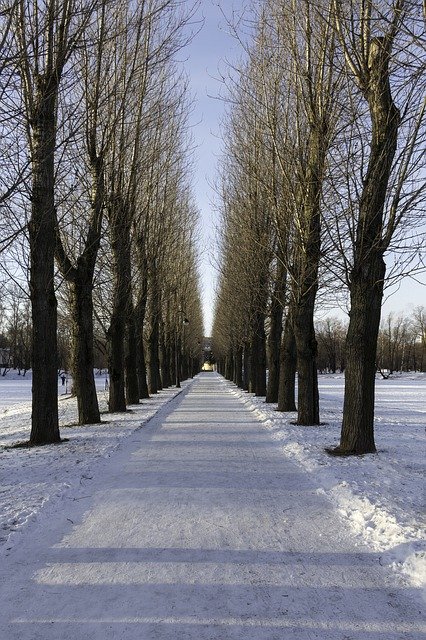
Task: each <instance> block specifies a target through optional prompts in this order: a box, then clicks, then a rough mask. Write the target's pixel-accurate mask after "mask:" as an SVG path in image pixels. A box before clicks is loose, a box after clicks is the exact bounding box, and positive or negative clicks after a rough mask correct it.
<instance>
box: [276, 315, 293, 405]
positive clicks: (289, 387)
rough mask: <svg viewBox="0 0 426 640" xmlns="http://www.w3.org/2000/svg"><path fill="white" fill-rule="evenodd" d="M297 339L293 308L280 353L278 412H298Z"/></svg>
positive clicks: (286, 324)
mask: <svg viewBox="0 0 426 640" xmlns="http://www.w3.org/2000/svg"><path fill="white" fill-rule="evenodd" d="M296 370H297V354H296V339H295V337H294V330H293V311H292V308H291V307H290V309H289V310H288V312H287V317H286V320H285V325H284V333H283V337H282V342H281V351H280V384H279V390H278V407H277V411H296V410H297V408H296V402H295V394H296Z"/></svg>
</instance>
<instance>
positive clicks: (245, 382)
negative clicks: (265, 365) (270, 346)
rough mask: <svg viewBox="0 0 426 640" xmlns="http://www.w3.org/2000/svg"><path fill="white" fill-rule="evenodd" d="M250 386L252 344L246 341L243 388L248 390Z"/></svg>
mask: <svg viewBox="0 0 426 640" xmlns="http://www.w3.org/2000/svg"><path fill="white" fill-rule="evenodd" d="M249 386H250V345H249V343H248V342H245V343H244V347H243V387H242V388H243V390H244V391H248V390H249Z"/></svg>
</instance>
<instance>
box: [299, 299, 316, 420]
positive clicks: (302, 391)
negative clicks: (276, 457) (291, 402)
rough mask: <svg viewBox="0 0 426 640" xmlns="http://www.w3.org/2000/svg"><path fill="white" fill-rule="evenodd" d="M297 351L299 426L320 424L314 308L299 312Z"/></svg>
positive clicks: (300, 309) (309, 307) (309, 306)
mask: <svg viewBox="0 0 426 640" xmlns="http://www.w3.org/2000/svg"><path fill="white" fill-rule="evenodd" d="M294 333H295V338H296V349H297V372H298V378H297V424H300V425H315V424H319V420H320V418H319V396H318V372H317V341H316V338H315V329H314V321H313V308H312V307H311V305H307V307H305V308H304V309H302V308H300V307H299V309H298V312H297V319H296V322H295V332H294Z"/></svg>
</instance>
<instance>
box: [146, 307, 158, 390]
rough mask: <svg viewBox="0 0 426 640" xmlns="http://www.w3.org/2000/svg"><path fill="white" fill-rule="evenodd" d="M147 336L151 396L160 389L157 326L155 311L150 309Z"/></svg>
mask: <svg viewBox="0 0 426 640" xmlns="http://www.w3.org/2000/svg"><path fill="white" fill-rule="evenodd" d="M150 316H151V318H150V332H149V336H148V386H149V393H150V394H151V395H153V394H156V393H158V391H159V389H160V359H159V335H160V332H159V324H158V314H157V311H156V310H152V309H151V313H150Z"/></svg>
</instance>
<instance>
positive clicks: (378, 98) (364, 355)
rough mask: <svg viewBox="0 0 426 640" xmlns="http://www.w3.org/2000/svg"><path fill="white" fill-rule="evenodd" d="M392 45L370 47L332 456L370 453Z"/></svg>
mask: <svg viewBox="0 0 426 640" xmlns="http://www.w3.org/2000/svg"><path fill="white" fill-rule="evenodd" d="M388 49H390V43H386V41H385V40H384V39H383V38H375V39H373V40H372V42H371V43H370V59H369V68H370V74H369V82H368V86H367V87H366V88H365V89H364V96H365V98H366V100H367V102H368V105H369V109H370V117H371V122H372V141H371V145H370V158H369V163H368V168H367V173H366V176H365V178H364V182H363V191H362V194H361V200H360V208H359V220H358V226H357V230H356V241H355V254H354V266H353V270H352V273H351V282H350V293H351V310H350V321H349V328H348V335H347V338H346V372H345V398H344V404H343V424H342V433H341V439H340V444H339V446H338V447H337V448H336V449H334V450H333V451H332V453H335V454H336V455H351V454H363V453H373V452H375V451H376V445H375V442H374V389H375V376H376V366H375V364H376V363H375V358H376V350H377V337H378V331H379V325H380V314H381V304H382V299H383V285H384V277H385V273H386V265H385V263H384V260H383V252H384V243H383V240H382V224H383V212H384V206H385V201H386V192H387V188H388V183H389V177H390V173H391V169H392V162H393V159H394V156H395V152H396V148H397V139H398V129H399V125H400V114H399V111H398V109H397V108H396V106H395V104H394V102H393V100H392V94H391V89H390V82H389V68H388V64H389V57H390V51H389V50H388Z"/></svg>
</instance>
